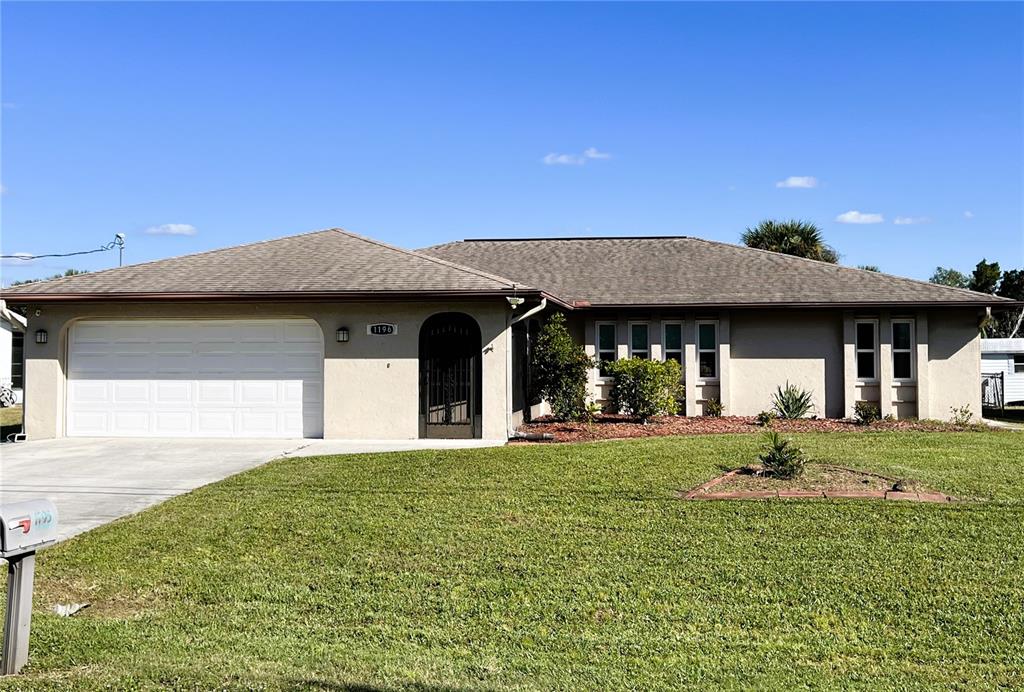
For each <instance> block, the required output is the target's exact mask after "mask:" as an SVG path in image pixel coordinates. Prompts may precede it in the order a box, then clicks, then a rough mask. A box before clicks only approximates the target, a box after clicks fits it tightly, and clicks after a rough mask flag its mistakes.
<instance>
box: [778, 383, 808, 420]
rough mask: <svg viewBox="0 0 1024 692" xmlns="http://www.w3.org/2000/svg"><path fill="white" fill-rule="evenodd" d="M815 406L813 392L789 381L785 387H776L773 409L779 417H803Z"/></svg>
mask: <svg viewBox="0 0 1024 692" xmlns="http://www.w3.org/2000/svg"><path fill="white" fill-rule="evenodd" d="M813 406H814V402H813V399H812V396H811V393H810V392H809V391H807V390H806V389H800V388H799V387H797V386H796V385H795V384H790V383H789V382H787V383H786V388H785V389H783V388H782V387H778V388H776V390H775V395H774V396H773V397H772V411H774V412H775V415H777V416H778V417H779V418H803V417H804V416H805V415H807V412H808V411H810V410H811V408H812V407H813Z"/></svg>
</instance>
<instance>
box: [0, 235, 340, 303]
mask: <svg viewBox="0 0 1024 692" xmlns="http://www.w3.org/2000/svg"><path fill="white" fill-rule="evenodd" d="M335 230H338V229H335V228H321V229H319V230H316V231H306V232H305V233H294V234H292V235H283V236H279V237H277V238H265V239H263V240H253V241H251V242H248V243H242V244H241V245H230V246H228V247H215V248H211V249H209V250H200V251H199V252H189V253H186V254H184V255H172V256H171V257H161V258H160V259H152V260H146V261H145V262H138V263H137V264H125V265H123V266H120V267H110V268H108V269H100V270H97V271H87V272H85V274H88V275H89V276H99V275H100V274H106V273H108V272H116V271H118V270H120V269H134V268H136V267H145V266H148V265H150V264H157V263H159V262H168V261H170V260H176V259H184V258H186V257H199V256H201V255H212V254H213V253H215V252H225V251H227V250H238V249H240V248H243V247H253V246H255V245H264V244H266V243H274V242H277V241H279V240H289V239H291V238H300V237H303V236H307V235H316V234H318V233H329V232H331V231H335ZM76 276H83V275H82V274H75V275H73V276H58V277H54V278H52V279H44V280H42V281H33V282H32V283H30V284H18V285H17V286H7V287H6V288H2V289H0V290H3V291H9V290H11V289H13V288H20V287H21V286H38V285H40V284H49V283H51V282H56V281H60V280H62V279H73V278H75V277H76Z"/></svg>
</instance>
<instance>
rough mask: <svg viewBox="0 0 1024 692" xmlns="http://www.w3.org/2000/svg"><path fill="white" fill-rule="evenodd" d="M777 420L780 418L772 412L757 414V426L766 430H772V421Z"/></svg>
mask: <svg viewBox="0 0 1024 692" xmlns="http://www.w3.org/2000/svg"><path fill="white" fill-rule="evenodd" d="M776 418H778V416H776V415H775V414H774V413H772V412H771V411H761V413H759V414H757V424H758V425H760V426H761V427H764V428H770V427H771V425H772V421H774V420H775V419H776Z"/></svg>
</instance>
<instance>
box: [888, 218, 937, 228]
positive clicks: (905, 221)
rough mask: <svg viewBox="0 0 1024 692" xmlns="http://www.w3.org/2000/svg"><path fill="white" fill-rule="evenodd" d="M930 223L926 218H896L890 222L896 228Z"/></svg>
mask: <svg viewBox="0 0 1024 692" xmlns="http://www.w3.org/2000/svg"><path fill="white" fill-rule="evenodd" d="M929 221H931V219H929V218H928V217H927V216H897V217H896V218H895V219H893V220H892V222H893V223H894V224H896V225H897V226H916V225H917V224H919V223H928V222H929Z"/></svg>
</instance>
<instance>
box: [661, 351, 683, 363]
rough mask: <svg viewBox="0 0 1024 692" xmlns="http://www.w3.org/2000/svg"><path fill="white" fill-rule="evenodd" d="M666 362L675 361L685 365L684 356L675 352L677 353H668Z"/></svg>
mask: <svg viewBox="0 0 1024 692" xmlns="http://www.w3.org/2000/svg"><path fill="white" fill-rule="evenodd" d="M665 360H674V361H675V362H677V363H679V364H680V365H682V364H683V355H682V354H681V353H679V352H678V351H677V352H675V353H666V354H665Z"/></svg>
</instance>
